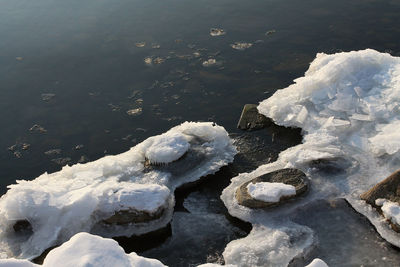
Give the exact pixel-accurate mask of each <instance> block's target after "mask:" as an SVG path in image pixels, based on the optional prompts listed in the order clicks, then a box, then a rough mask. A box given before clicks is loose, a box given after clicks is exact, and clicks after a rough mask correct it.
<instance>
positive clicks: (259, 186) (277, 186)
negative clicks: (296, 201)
mask: <svg viewBox="0 0 400 267" xmlns="http://www.w3.org/2000/svg"><path fill="white" fill-rule="evenodd" d="M247 190H248V192H249V195H250V196H251V197H252V198H254V199H257V200H261V201H264V202H279V201H280V199H281V197H283V196H293V195H296V188H295V187H294V186H293V185H289V184H284V183H268V182H260V183H255V184H253V183H249V184H248V185H247Z"/></svg>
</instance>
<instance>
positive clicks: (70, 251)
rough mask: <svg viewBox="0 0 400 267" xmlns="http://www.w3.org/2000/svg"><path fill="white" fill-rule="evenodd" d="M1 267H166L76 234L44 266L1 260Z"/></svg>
mask: <svg viewBox="0 0 400 267" xmlns="http://www.w3.org/2000/svg"><path fill="white" fill-rule="evenodd" d="M0 266H4V267H5V266H7V267H13V266H14V267H34V266H43V267H53V266H58V267H70V266H74V267H85V266H96V267H109V266H118V267H165V265H164V264H162V263H161V262H160V261H158V260H155V259H148V258H144V257H141V256H138V255H137V254H136V253H134V252H132V253H130V254H125V252H124V250H123V249H122V248H121V247H120V246H119V245H118V243H117V242H116V241H114V240H112V239H107V238H102V237H99V236H95V235H91V234H88V233H78V234H76V235H74V236H73V237H72V238H71V239H70V240H69V241H67V242H65V243H64V244H63V245H61V246H60V247H58V248H55V249H53V250H52V251H50V252H49V254H48V255H47V256H46V258H45V260H44V262H43V265H37V264H33V263H31V262H29V261H27V260H16V259H6V260H0Z"/></svg>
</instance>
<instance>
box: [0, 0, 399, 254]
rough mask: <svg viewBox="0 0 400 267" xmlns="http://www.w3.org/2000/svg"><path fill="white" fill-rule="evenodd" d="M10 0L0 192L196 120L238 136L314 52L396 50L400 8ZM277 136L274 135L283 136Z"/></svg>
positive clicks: (4, 42)
mask: <svg viewBox="0 0 400 267" xmlns="http://www.w3.org/2000/svg"><path fill="white" fill-rule="evenodd" d="M0 6H1V9H0V36H1V38H0V113H1V116H0V125H1V126H2V127H1V128H0V136H1V138H0V162H1V163H0V164H1V166H0V193H4V192H5V191H6V185H8V184H10V183H13V182H14V181H15V180H16V179H21V178H24V179H31V178H34V177H36V176H38V175H39V174H41V173H43V172H44V171H50V172H52V171H56V170H58V169H59V168H60V166H61V165H65V164H73V163H77V162H86V161H89V160H94V159H97V158H100V157H102V156H104V155H106V154H116V153H120V152H122V151H126V150H127V149H128V148H129V147H131V146H133V145H135V144H136V143H138V142H140V141H142V140H143V139H145V138H146V137H148V136H152V135H155V134H159V133H162V132H165V131H166V130H168V129H169V128H170V127H171V126H174V125H177V124H179V123H180V122H183V121H186V120H189V121H191V120H192V121H208V120H211V121H215V122H217V123H218V124H220V125H223V126H224V127H225V128H226V129H227V130H228V131H229V132H237V130H236V129H235V126H236V123H237V119H238V117H239V116H240V112H241V108H242V106H243V105H244V104H245V103H257V102H259V101H261V100H263V99H265V98H267V97H268V96H270V95H271V94H273V93H274V92H275V90H276V89H278V88H284V87H286V86H287V85H288V84H290V83H291V82H292V80H293V79H294V78H296V77H299V76H302V74H303V73H304V71H305V70H306V69H307V66H308V63H309V62H310V61H311V60H312V59H313V58H314V56H315V54H316V53H317V52H326V53H333V52H338V51H348V50H357V49H363V48H367V47H370V48H374V49H377V50H379V51H386V52H390V53H391V54H393V55H400V47H399V46H400V42H399V41H398V38H397V36H399V31H400V28H398V27H397V23H398V22H397V18H398V14H399V11H400V5H399V4H398V2H397V1H390V0H385V1H378V0H369V1H363V0H355V1H345V0H338V1H328V0H322V1H321V0H306V1H296V0H287V1H282V0H270V1H252V2H248V1H238V0H233V1H232V0H221V1H217V2H216V1H211V0H204V1H182V0H166V1H156V0H146V1H144V0H134V1H128V0H114V1H108V0H89V1H83V2H82V1H78V0H72V1H63V2H60V1H56V0H37V1H29V0H0ZM232 44H233V45H234V46H235V47H238V48H243V47H245V48H247V49H239V50H237V49H232V47H231V45H232ZM250 44H251V47H250ZM205 62H207V63H206V64H204V63H205ZM205 65H206V67H205ZM274 133H275V132H274ZM272 134H273V132H267V133H266V136H265V139H268V140H272V138H275V139H280V138H281V135H280V134H277V136H273V135H272ZM249 138H250V139H251V140H253V139H254V138H253V137H249ZM257 140H258V141H260V140H259V139H257V138H255V139H254V143H257V142H258V141H257ZM244 141H246V138H244V139H241V142H244ZM246 142H247V141H246ZM293 142H294V143H296V142H297V140H296V141H291V140H290V138H282V140H281V141H280V142H279V143H278V149H276V148H274V149H272V150H271V151H267V152H265V151H264V152H263V153H265V154H266V155H269V156H268V157H269V158H270V159H271V160H272V159H274V158H276V155H277V153H278V152H279V149H284V147H286V146H288V145H291V144H292V143H293ZM279 146H281V147H279ZM261 147H264V146H261ZM248 152H252V150H251V149H248ZM239 157H246V156H239ZM264 160H265V161H267V160H268V159H264ZM239 165H240V164H239ZM233 168H234V169H238V170H242V169H245V167H243V166H242V167H240V166H238V165H235V166H234V167H233ZM218 201H219V200H218ZM176 216H177V218H178V219H176V220H181V219H179V218H185V214H180V213H178V214H177V215H176ZM193 218H194V217H193ZM193 218H191V219H190V220H192V219H193ZM182 220H184V219H182ZM173 227H174V226H172V228H173ZM227 227H228V228H229V227H230V226H227ZM173 229H174V228H173ZM173 231H174V230H173ZM228 232H229V231H228ZM182 233H183V232H182ZM203 255H205V254H203Z"/></svg>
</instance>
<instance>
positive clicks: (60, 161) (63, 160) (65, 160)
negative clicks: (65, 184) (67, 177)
mask: <svg viewBox="0 0 400 267" xmlns="http://www.w3.org/2000/svg"><path fill="white" fill-rule="evenodd" d="M51 161H52V162H54V163H56V164H58V165H61V166H65V165H67V164H68V163H69V162H71V158H68V157H66V158H56V159H52V160H51Z"/></svg>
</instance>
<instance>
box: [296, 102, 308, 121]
mask: <svg viewBox="0 0 400 267" xmlns="http://www.w3.org/2000/svg"><path fill="white" fill-rule="evenodd" d="M307 116H308V110H307V108H306V107H304V106H303V107H302V108H301V110H300V113H299V114H298V115H297V118H296V120H297V121H298V122H299V123H301V124H303V123H304V122H305V120H306V119H307Z"/></svg>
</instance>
